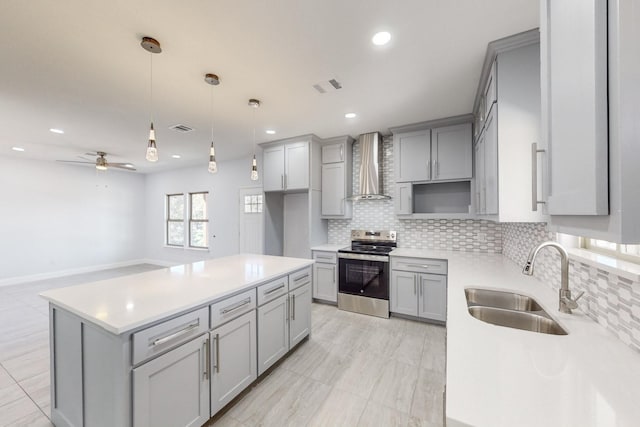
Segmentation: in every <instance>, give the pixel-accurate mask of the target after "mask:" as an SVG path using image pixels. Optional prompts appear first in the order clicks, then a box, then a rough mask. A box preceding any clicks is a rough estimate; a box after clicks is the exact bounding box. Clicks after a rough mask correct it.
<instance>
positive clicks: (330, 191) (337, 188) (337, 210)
mask: <svg viewBox="0 0 640 427" xmlns="http://www.w3.org/2000/svg"><path fill="white" fill-rule="evenodd" d="M345 191H346V185H345V173H344V162H342V163H331V164H328V165H322V215H336V216H339V215H344V203H345V200H344V199H345Z"/></svg>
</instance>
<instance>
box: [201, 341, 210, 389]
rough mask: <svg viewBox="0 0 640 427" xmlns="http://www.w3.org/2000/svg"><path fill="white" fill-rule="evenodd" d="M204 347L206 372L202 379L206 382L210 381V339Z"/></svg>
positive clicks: (203, 373)
mask: <svg viewBox="0 0 640 427" xmlns="http://www.w3.org/2000/svg"><path fill="white" fill-rule="evenodd" d="M202 345H203V346H204V347H203V349H202V350H203V351H202V354H203V355H204V371H203V372H202V377H203V378H204V379H205V380H208V379H209V354H210V353H209V338H207V339H206V340H204V343H202Z"/></svg>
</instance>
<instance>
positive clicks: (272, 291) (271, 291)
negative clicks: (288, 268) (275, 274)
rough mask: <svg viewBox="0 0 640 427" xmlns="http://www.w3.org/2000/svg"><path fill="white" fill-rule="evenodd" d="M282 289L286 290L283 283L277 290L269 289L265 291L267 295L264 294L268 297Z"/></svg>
mask: <svg viewBox="0 0 640 427" xmlns="http://www.w3.org/2000/svg"><path fill="white" fill-rule="evenodd" d="M282 288H284V283H283V284H282V285H280V286H276V287H275V288H271V289H269V290H268V291H265V293H264V294H265V296H266V295H271V294H272V293H274V292H276V291H279V290H280V289H282Z"/></svg>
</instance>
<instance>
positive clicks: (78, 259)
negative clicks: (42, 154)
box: [0, 157, 145, 282]
mask: <svg viewBox="0 0 640 427" xmlns="http://www.w3.org/2000/svg"><path fill="white" fill-rule="evenodd" d="M0 185H1V188H2V204H1V206H2V207H1V208H0V212H2V214H1V216H0V255H1V256H0V282H1V281H3V279H4V281H5V282H7V281H10V280H7V279H8V278H15V277H18V276H33V275H38V274H45V273H53V272H63V271H67V270H76V269H82V268H84V267H91V266H97V265H107V264H114V263H121V262H127V261H131V260H137V259H142V258H144V231H145V230H144V227H143V223H142V220H143V215H144V209H145V204H144V190H145V178H144V176H142V175H140V174H135V173H131V172H122V171H116V170H113V169H112V170H109V171H107V172H98V171H96V169H95V168H93V167H83V166H75V165H65V164H61V163H54V162H50V161H39V160H23V159H15V158H9V157H0Z"/></svg>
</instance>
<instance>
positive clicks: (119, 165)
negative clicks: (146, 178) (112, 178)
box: [107, 163, 136, 171]
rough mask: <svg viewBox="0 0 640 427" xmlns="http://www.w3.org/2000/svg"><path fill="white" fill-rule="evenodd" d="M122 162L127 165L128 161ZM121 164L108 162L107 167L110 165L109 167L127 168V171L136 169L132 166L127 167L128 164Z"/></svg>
mask: <svg viewBox="0 0 640 427" xmlns="http://www.w3.org/2000/svg"><path fill="white" fill-rule="evenodd" d="M121 164H122V165H126V164H127V163H121ZM121 164H120V163H108V164H107V167H109V168H118V169H124V170H127V171H134V170H136V168H130V167H127V166H121Z"/></svg>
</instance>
